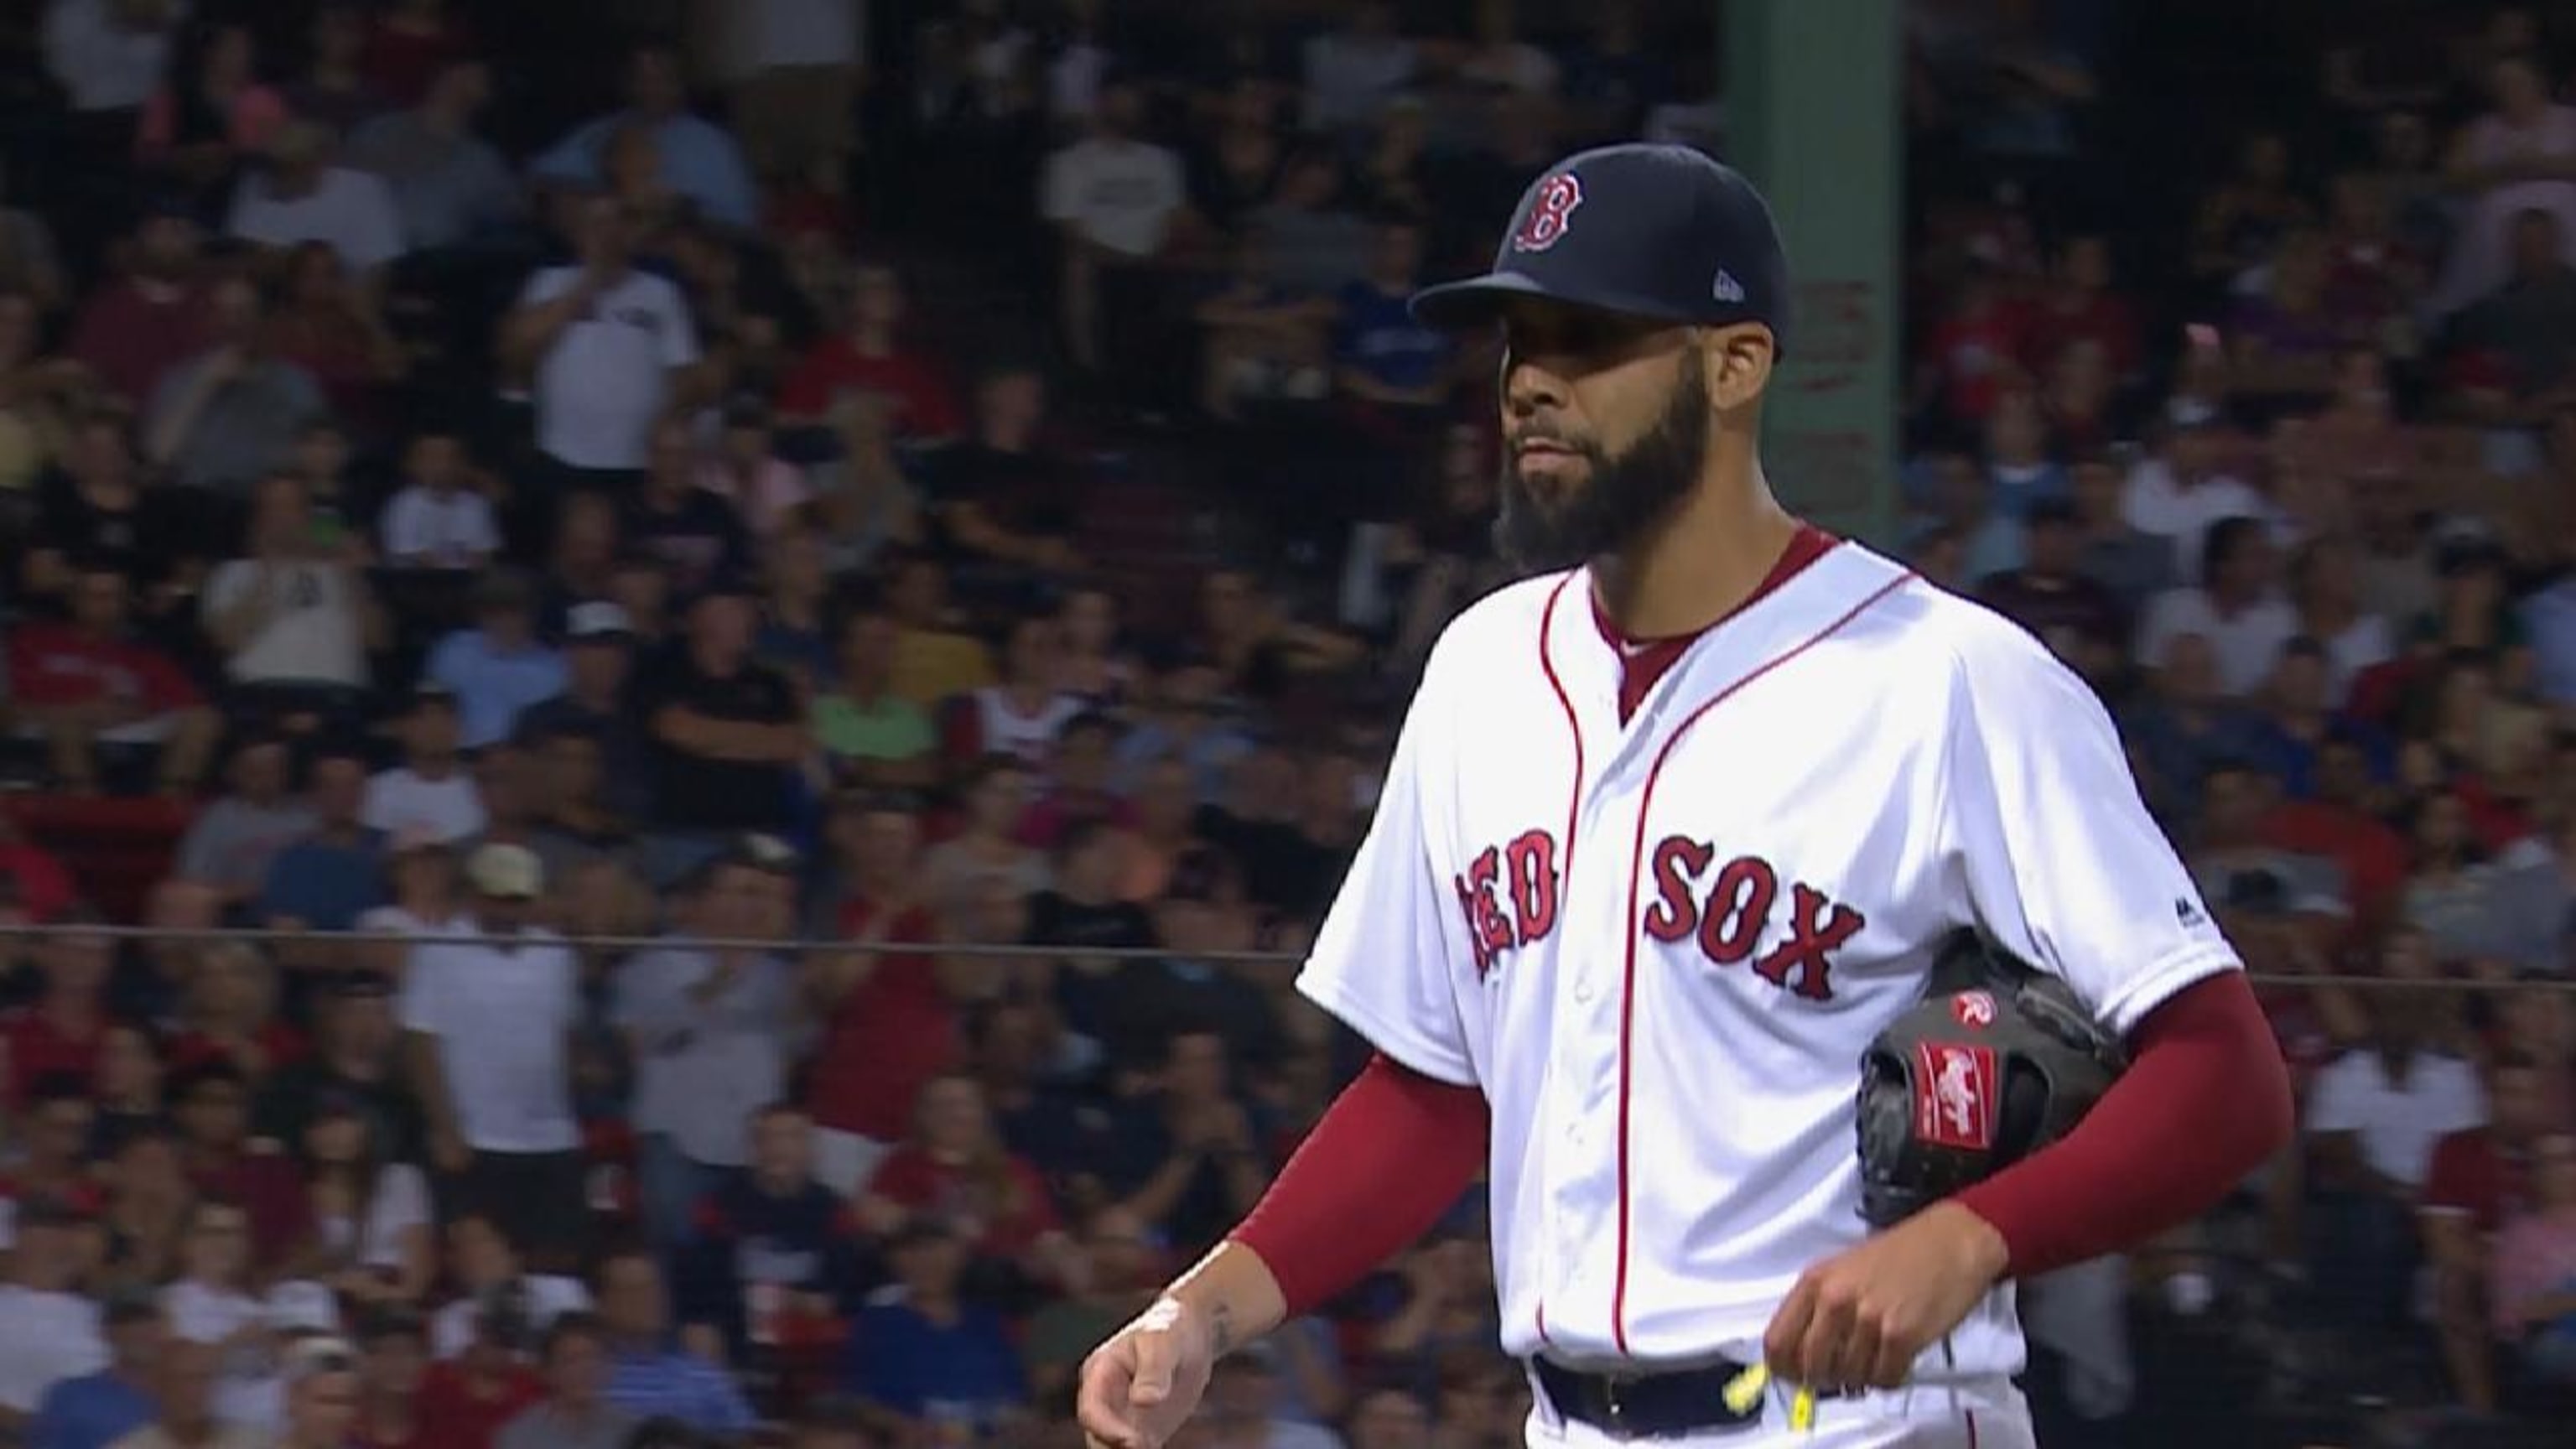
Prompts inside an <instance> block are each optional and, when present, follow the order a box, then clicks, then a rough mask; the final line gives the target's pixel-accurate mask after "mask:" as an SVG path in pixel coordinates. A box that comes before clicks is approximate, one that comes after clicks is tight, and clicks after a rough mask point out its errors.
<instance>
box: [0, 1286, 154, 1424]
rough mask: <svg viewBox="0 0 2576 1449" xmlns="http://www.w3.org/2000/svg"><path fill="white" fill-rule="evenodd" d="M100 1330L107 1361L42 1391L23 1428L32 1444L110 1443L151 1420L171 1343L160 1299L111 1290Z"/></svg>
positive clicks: (2, 1314) (0, 1315)
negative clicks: (156, 1384)
mask: <svg viewBox="0 0 2576 1449" xmlns="http://www.w3.org/2000/svg"><path fill="white" fill-rule="evenodd" d="M6 1317H7V1315H6V1314H5V1312H0V1320H5V1318H6ZM99 1331H100V1332H101V1333H103V1334H104V1335H105V1336H106V1339H107V1365H106V1367H104V1368H101V1369H99V1370H98V1371H96V1372H94V1373H87V1374H82V1375H80V1376H78V1377H76V1378H66V1379H61V1380H58V1381H57V1382H56V1383H55V1384H54V1386H53V1387H52V1388H50V1389H47V1390H46V1391H45V1395H44V1398H43V1399H42V1401H41V1402H39V1404H38V1405H37V1408H36V1412H35V1414H34V1416H33V1417H32V1418H31V1419H30V1420H29V1421H28V1423H27V1426H26V1431H25V1433H26V1442H27V1443H28V1444H29V1445H31V1446H34V1449H108V1446H109V1445H111V1444H114V1443H116V1442H117V1441H118V1440H121V1439H123V1438H124V1437H125V1436H127V1435H128V1434H132V1433H135V1432H137V1431H138V1430H141V1429H142V1428H144V1427H145V1426H146V1425H148V1424H150V1423H151V1422H152V1419H153V1413H154V1404H153V1375H154V1374H155V1373H156V1372H157V1371H158V1370H159V1368H160V1364H161V1359H162V1357H163V1356H164V1355H165V1354H167V1353H168V1352H169V1351H170V1348H171V1345H170V1325H169V1321H168V1320H167V1319H166V1318H164V1317H163V1316H162V1313H161V1305H160V1304H159V1303H157V1302H155V1301H154V1300H153V1299H152V1297H151V1295H150V1294H148V1293H137V1292H130V1291H129V1292H124V1293H117V1294H113V1295H111V1296H109V1297H108V1298H107V1300H106V1301H105V1303H104V1304H103V1305H102V1306H101V1308H100V1311H99ZM69 1341H75V1342H76V1341H77V1335H75V1336H74V1337H73V1338H72V1339H71V1340H69Z"/></svg>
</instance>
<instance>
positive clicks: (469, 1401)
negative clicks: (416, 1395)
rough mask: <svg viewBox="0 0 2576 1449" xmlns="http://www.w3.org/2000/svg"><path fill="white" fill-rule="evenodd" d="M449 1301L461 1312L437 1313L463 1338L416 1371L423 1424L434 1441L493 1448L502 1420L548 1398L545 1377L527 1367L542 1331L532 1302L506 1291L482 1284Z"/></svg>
mask: <svg viewBox="0 0 2576 1449" xmlns="http://www.w3.org/2000/svg"><path fill="white" fill-rule="evenodd" d="M585 1301H587V1300H586V1299H585ZM453 1307H454V1309H461V1310H463V1311H462V1312H459V1313H451V1314H448V1315H442V1318H452V1319H453V1321H454V1322H455V1323H456V1324H458V1325H460V1326H461V1327H462V1328H463V1330H464V1337H463V1340H462V1342H460V1343H459V1344H458V1345H457V1346H456V1348H455V1349H454V1351H453V1352H452V1353H444V1354H441V1355H440V1357H439V1361H438V1362H436V1363H434V1364H432V1365H431V1366H430V1368H429V1370H428V1372H427V1373H426V1374H425V1375H424V1376H423V1377H422V1380H421V1386H420V1421H421V1428H422V1430H423V1435H424V1437H427V1438H430V1439H431V1440H433V1441H434V1442H436V1443H441V1444H456V1445H461V1446H463V1449H492V1446H493V1440H494V1439H495V1437H496V1436H498V1435H499V1434H500V1432H501V1428H502V1426H503V1425H505V1424H507V1423H509V1422H510V1421H511V1420H512V1419H515V1418H517V1417H518V1416H519V1415H520V1414H521V1413H523V1412H525V1411H526V1410H528V1409H530V1408H532V1407H534V1406H535V1405H537V1404H539V1403H541V1402H543V1401H544V1399H545V1396H546V1386H545V1380H544V1379H543V1378H542V1377H540V1376H539V1375H538V1373H537V1372H536V1370H535V1369H534V1368H533V1367H531V1366H530V1361H531V1360H532V1359H534V1357H535V1356H536V1349H537V1346H538V1335H539V1334H540V1333H541V1332H542V1331H543V1330H542V1329H541V1328H539V1327H538V1326H537V1325H538V1318H537V1316H536V1314H537V1311H538V1310H537V1305H536V1304H535V1302H534V1301H533V1300H532V1299H530V1298H524V1297H521V1296H518V1295H516V1294H513V1293H510V1292H508V1291H495V1290H486V1291H485V1292H483V1293H481V1294H478V1295H476V1296H474V1297H470V1298H467V1299H464V1300H462V1301H460V1302H458V1303H457V1304H455V1305H453ZM564 1311H571V1310H564ZM559 1316H560V1314H556V1315H549V1316H547V1317H546V1318H545V1320H544V1321H546V1322H548V1323H551V1322H553V1321H554V1320H555V1318H556V1317H559Z"/></svg>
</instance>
